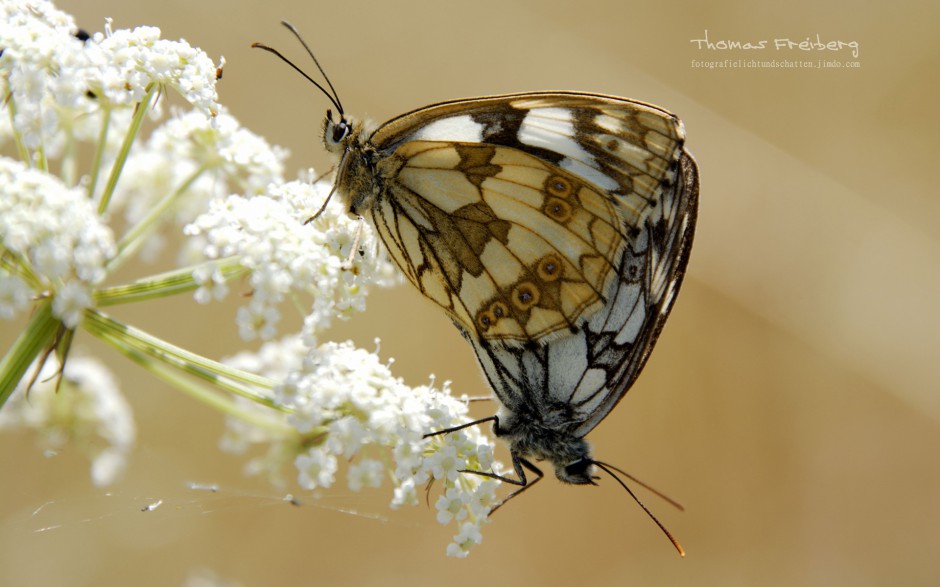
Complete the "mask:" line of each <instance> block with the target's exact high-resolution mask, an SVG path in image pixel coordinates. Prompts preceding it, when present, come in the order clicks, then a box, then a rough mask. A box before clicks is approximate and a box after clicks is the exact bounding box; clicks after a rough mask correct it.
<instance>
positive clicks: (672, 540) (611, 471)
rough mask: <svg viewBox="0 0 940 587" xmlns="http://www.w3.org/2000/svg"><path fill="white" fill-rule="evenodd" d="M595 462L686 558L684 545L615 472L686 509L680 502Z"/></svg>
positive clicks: (611, 467) (614, 469)
mask: <svg viewBox="0 0 940 587" xmlns="http://www.w3.org/2000/svg"><path fill="white" fill-rule="evenodd" d="M593 462H594V464H595V465H597V466H598V467H600V468H601V469H603V470H604V471H605V472H606V473H607V474H608V475H610V476H611V477H613V478H614V479H616V480H617V483H619V484H620V486H621V487H623V488H624V489H625V490H626V491H627V493H629V494H630V497H632V498H633V501H635V502H636V503H637V504H638V505H639V506H640V507H641V508H643V511H644V512H646V515H647V516H649V517H650V519H651V520H653V522H655V523H656V525H657V526H659V529H660V530H662V531H663V534H665V535H666V538H668V539H669V541H670V542H672V545H673V546H675V547H676V550H677V551H679V556H681V557H683V558H685V550H683V549H682V545H681V544H679V541H678V540H676V539H675V537H673V535H672V533H671V532H670V531H669V530H667V529H666V527H665V526H663V523H662V522H660V521H659V519H658V518H657V517H656V516H654V515H653V512H651V511H650V509H649V508H648V507H646V505H645V504H644V503H643V502H642V501H640V498H639V497H637V496H636V494H635V493H633V491H631V490H630V488H629V487H628V486H627V484H626V483H624V482H623V479H621V478H620V477H618V476H617V475H615V474H614V471H617V472H618V473H621V474H622V475H624V476H626V477H627V478H629V479H630V480H631V481H635V482H636V483H637V484H639V485H642V486H643V487H645V488H647V489H650V491H652V492H653V493H655V494H656V495H658V496H660V497H662V498H663V499H665V500H666V501H668V502H669V503H671V504H673V505H674V506H676V507H678V508H679V509H684V508H683V507H682V506H681V505H680V504H679V503H678V502H676V501H674V500H671V499H669V498H668V497H666V496H664V495H663V494H662V493H660V492H658V491H656V490H655V489H651V488H650V487H649V485H646V484H645V483H642V482H640V481H637V480H636V479H635V478H634V477H633V476H632V475H629V474H628V473H624V472H623V471H621V470H620V469H618V468H617V467H614V466H613V465H608V464H606V463H601V462H598V461H593ZM608 467H610V468H608Z"/></svg>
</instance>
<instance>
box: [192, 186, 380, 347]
mask: <svg viewBox="0 0 940 587" xmlns="http://www.w3.org/2000/svg"><path fill="white" fill-rule="evenodd" d="M329 190H330V186H329V183H328V182H325V181H321V182H319V183H316V184H310V183H308V182H306V181H292V182H288V183H286V184H283V185H272V186H271V187H270V190H269V192H268V194H267V195H264V196H254V197H251V198H244V197H239V196H229V197H227V198H220V199H216V200H213V201H212V202H211V203H210V206H209V211H208V212H206V213H205V214H202V215H201V216H199V217H198V218H197V219H196V220H195V221H194V222H193V223H192V224H190V225H189V226H187V227H186V229H185V231H186V234H189V235H191V236H199V237H202V238H204V239H205V240H204V243H205V245H204V254H205V256H206V257H207V258H209V259H221V258H225V257H230V256H238V257H239V258H240V260H241V263H242V264H243V265H245V266H246V267H248V268H249V269H251V277H250V280H249V283H250V286H251V299H250V300H249V302H248V303H247V304H246V305H245V306H242V307H241V308H240V309H239V311H238V325H239V332H240V334H241V336H242V338H243V339H245V340H253V339H255V338H260V339H262V340H271V339H272V338H274V336H275V335H276V333H277V326H276V325H277V322H278V320H279V319H280V317H281V313H280V310H279V309H278V305H279V304H280V303H281V301H283V300H284V298H285V297H286V296H288V295H291V294H294V293H300V292H305V293H307V294H309V295H311V296H313V309H312V310H311V312H310V314H309V315H308V316H307V318H306V320H305V323H304V334H305V342H306V343H307V344H308V345H311V346H314V345H315V343H316V339H317V333H318V332H319V331H321V330H322V329H324V328H326V327H327V326H329V324H330V322H331V320H332V319H333V318H334V317H337V316H338V317H347V316H349V315H350V314H351V313H352V312H354V311H361V310H362V309H364V308H365V295H366V289H367V286H368V285H369V284H371V283H377V284H380V285H383V284H389V283H392V282H394V281H395V279H396V278H395V277H394V275H395V273H394V269H393V268H392V266H391V265H390V263H389V262H388V261H386V260H384V257H382V256H380V255H379V254H378V252H377V251H376V250H375V247H373V250H372V251H370V252H369V253H367V254H364V255H358V254H357V255H355V260H354V261H353V262H351V263H350V262H348V259H349V257H350V253H351V248H352V246H353V244H354V243H355V241H356V240H357V237H356V235H357V233H359V234H361V236H360V238H359V242H360V243H368V242H374V241H373V239H372V236H371V230H370V228H369V227H368V226H367V225H366V224H364V223H362V222H361V221H357V220H353V219H351V218H349V217H347V216H346V215H345V214H342V213H338V212H337V210H336V207H327V209H326V210H325V211H324V212H323V214H321V215H320V216H319V217H318V218H317V219H316V220H314V221H313V222H310V223H306V222H305V221H306V220H307V219H308V218H310V217H311V216H312V215H313V214H314V211H315V210H316V209H317V207H318V206H319V205H320V204H322V203H323V201H324V200H325V199H326V197H327V194H328V193H329ZM199 278H202V279H205V280H206V281H205V284H206V286H207V287H212V286H214V285H215V283H214V282H213V281H211V280H207V279H206V276H204V275H200V276H197V279H199ZM200 297H201V298H202V299H207V298H208V297H210V296H209V295H207V294H206V293H205V292H197V299H200Z"/></svg>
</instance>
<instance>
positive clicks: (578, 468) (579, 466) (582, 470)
mask: <svg viewBox="0 0 940 587" xmlns="http://www.w3.org/2000/svg"><path fill="white" fill-rule="evenodd" d="M593 463H594V461H592V460H590V459H585V458H581V459H578V460H576V461H575V462H573V463H568V464H567V465H565V473H566V474H567V475H568V476H569V477H573V478H582V477H583V478H585V479H590V476H589V475H588V471H589V470H590V468H591V465H592V464H593Z"/></svg>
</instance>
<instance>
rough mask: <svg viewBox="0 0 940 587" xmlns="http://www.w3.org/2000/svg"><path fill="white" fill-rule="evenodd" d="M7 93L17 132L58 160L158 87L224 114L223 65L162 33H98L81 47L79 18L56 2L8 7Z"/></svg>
mask: <svg viewBox="0 0 940 587" xmlns="http://www.w3.org/2000/svg"><path fill="white" fill-rule="evenodd" d="M0 18H2V21H3V22H4V26H2V27H0V47H2V48H3V55H2V56H0V93H2V95H3V96H5V97H7V98H5V100H6V101H7V102H8V103H9V106H8V107H9V108H11V113H12V114H13V117H12V118H13V124H12V127H8V126H3V127H0V128H3V129H4V130H3V131H2V134H0V136H2V135H8V134H9V133H10V132H11V131H15V132H16V133H17V134H18V135H19V136H20V137H22V140H23V144H24V145H25V146H26V147H27V148H30V149H37V148H41V149H42V150H43V151H44V152H45V155H46V156H55V155H56V154H58V153H59V152H61V150H62V148H63V146H64V144H65V140H64V139H65V136H66V133H63V132H62V131H63V130H66V129H68V131H69V133H68V134H71V135H73V136H79V137H82V138H92V137H95V136H96V133H97V132H98V130H99V129H100V124H101V118H100V116H99V115H100V114H101V113H102V112H103V111H106V110H107V111H110V110H111V109H114V108H116V107H117V108H125V109H129V108H131V107H132V106H133V105H134V104H136V103H137V102H139V101H140V100H141V99H143V97H144V96H145V95H146V92H147V89H148V87H149V85H150V84H151V83H154V84H157V85H158V86H159V87H161V88H169V89H174V90H176V91H177V92H179V93H180V94H181V95H182V96H183V97H184V98H185V99H186V100H187V101H188V102H189V103H190V104H192V105H193V106H194V107H196V108H198V109H199V110H200V111H201V112H202V113H203V114H204V115H207V116H215V115H216V114H217V113H218V112H219V105H218V97H217V94H216V89H215V82H216V65H215V64H214V63H213V62H212V60H211V59H210V58H209V57H208V56H207V55H206V54H205V53H204V52H202V51H200V50H198V49H195V48H193V47H191V46H190V45H189V44H188V43H186V42H185V41H168V40H164V39H160V30H159V29H157V28H154V27H139V28H136V29H134V30H118V31H115V32H111V30H110V26H108V27H106V31H105V33H95V34H94V35H93V36H91V37H90V38H88V39H86V40H84V41H83V40H81V39H79V38H78V37H77V35H76V33H77V31H78V28H77V27H76V26H75V23H74V22H73V20H72V18H71V16H69V15H67V14H65V13H62V12H60V11H58V10H56V9H55V8H54V7H53V6H52V3H51V2H47V1H44V0H30V1H28V2H2V3H0Z"/></svg>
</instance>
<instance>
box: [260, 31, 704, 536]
mask: <svg viewBox="0 0 940 587" xmlns="http://www.w3.org/2000/svg"><path fill="white" fill-rule="evenodd" d="M284 24H285V26H287V27H288V28H290V29H291V31H292V32H294V34H295V35H297V33H296V30H294V29H293V27H291V26H290V25H288V24H287V23H284ZM297 36H298V38H300V37H299V35H297ZM301 43H303V40H302V39H301ZM255 46H257V47H259V48H262V49H265V50H268V51H271V52H272V53H275V54H276V55H278V56H279V57H281V58H282V59H284V61H286V62H287V63H289V64H290V65H291V66H293V64H292V63H290V62H289V61H288V60H287V59H285V58H284V57H282V56H281V55H280V53H278V52H277V51H275V50H273V49H271V48H270V47H267V46H264V45H261V44H257V43H256V44H255ZM304 47H305V48H307V46H306V44H305V43H304ZM307 51H308V53H310V55H311V57H313V54H312V52H310V50H309V48H307ZM313 59H314V62H316V58H315V57H313ZM293 67H295V69H297V68H296V66H293ZM317 67H318V68H319V67H320V66H319V63H317ZM298 71H300V70H299V69H298ZM320 71H321V73H322V72H323V70H322V68H320ZM301 73H302V74H303V72H302V71H301ZM303 75H304V76H305V77H307V79H308V80H310V81H311V82H312V83H314V84H315V85H316V86H317V87H318V88H320V90H321V91H323V93H324V94H326V95H327V97H328V98H329V99H330V101H331V102H332V103H333V105H334V106H335V107H336V109H337V111H338V114H339V118H338V119H337V120H334V118H333V116H332V113H331V112H330V111H328V112H327V116H326V119H325V121H324V129H323V142H324V145H325V146H326V148H327V150H328V151H330V152H331V153H333V154H335V155H336V156H338V158H339V164H338V168H337V172H336V180H335V185H334V191H335V192H336V193H337V194H338V195H339V196H340V198H341V199H342V200H343V202H344V204H345V205H346V206H347V209H348V211H349V212H350V214H354V215H357V216H361V217H363V218H365V219H367V220H368V221H369V222H371V223H372V225H373V226H374V227H375V229H376V232H377V233H378V235H379V237H380V238H381V240H382V242H383V243H384V244H385V246H386V248H387V250H388V253H389V255H390V257H391V258H392V260H393V261H394V262H395V264H396V265H397V266H398V268H399V269H401V271H402V272H403V273H404V274H405V276H406V277H407V278H408V280H409V281H410V282H411V283H412V284H413V285H414V286H415V287H416V288H418V290H419V291H420V292H421V293H422V294H423V295H424V296H426V297H427V298H429V299H431V300H432V301H434V302H435V303H436V304H437V305H439V306H440V307H441V308H442V309H443V310H444V312H445V313H446V314H447V315H448V316H449V317H450V318H451V320H452V321H453V322H454V324H455V325H456V326H457V328H458V329H459V330H460V332H461V333H462V335H463V336H464V338H466V339H467V341H468V342H469V343H470V344H471V345H472V347H473V349H474V350H475V352H476V355H477V358H478V360H479V362H480V364H481V366H482V367H483V370H484V372H485V373H486V376H487V378H488V379H489V383H490V385H491V386H492V388H493V390H494V392H495V393H496V396H497V398H498V399H499V401H500V404H501V407H500V409H499V411H498V413H497V414H496V415H494V416H490V417H488V418H485V419H483V420H479V421H476V422H470V423H468V424H466V425H464V426H461V427H459V428H463V427H465V426H471V425H475V424H479V423H481V422H484V421H490V420H491V421H493V424H494V426H493V429H494V432H495V434H496V435H497V436H499V437H501V438H503V439H504V440H506V441H507V443H508V445H509V449H510V454H511V456H512V462H513V468H514V470H515V473H516V475H517V479H511V478H506V477H503V476H499V475H496V474H493V473H487V472H480V471H468V472H473V473H477V474H481V475H486V476H490V477H494V478H498V479H500V480H502V481H506V482H509V483H513V484H516V485H519V486H520V489H518V490H517V491H515V492H514V493H512V494H510V495H509V497H507V498H506V500H508V499H510V498H512V497H513V496H514V495H517V494H518V493H519V492H520V491H522V490H524V489H526V488H527V487H529V486H530V485H531V483H532V482H529V481H528V480H527V478H526V470H528V471H531V472H533V473H535V475H537V478H536V480H538V479H540V478H541V477H542V472H541V471H540V470H539V469H538V468H537V467H536V466H535V465H534V464H533V463H532V461H533V460H535V461H538V460H547V461H549V462H550V463H551V464H552V465H553V466H554V468H555V474H556V476H557V477H558V478H559V479H560V480H561V481H564V482H566V483H574V484H594V479H595V476H594V475H593V470H594V467H600V468H601V469H603V470H605V471H606V472H608V473H609V474H611V476H613V477H614V478H617V477H616V476H615V475H614V474H613V473H612V472H611V469H613V470H616V471H618V472H620V473H622V474H625V475H626V473H623V471H620V470H619V469H617V468H615V467H612V466H611V465H607V464H605V463H601V462H599V461H596V460H594V459H593V458H592V457H591V456H590V449H589V445H588V443H587V442H586V441H585V440H584V437H585V436H586V435H587V434H588V433H589V432H590V431H591V430H592V429H593V428H594V427H595V426H596V425H597V424H598V423H600V421H601V420H603V419H604V417H605V416H606V415H607V414H608V413H609V412H610V410H611V409H613V407H614V406H615V405H616V404H617V402H618V401H619V400H620V399H621V398H622V397H623V396H624V394H626V392H627V390H629V389H630V387H631V385H632V384H633V382H634V381H635V380H636V378H637V376H638V375H639V373H640V370H641V369H642V368H643V365H644V364H645V363H646V360H647V358H648V357H649V355H650V352H651V351H652V349H653V345H654V344H655V342H656V339H657V337H658V335H659V332H660V330H661V329H662V327H663V324H664V323H665V320H666V317H667V316H668V314H669V311H670V309H671V307H672V304H673V301H674V300H675V296H676V294H677V292H678V289H679V286H680V284H681V282H682V277H683V275H684V273H685V268H686V264H687V262H688V257H689V251H690V248H691V246H692V237H693V233H694V229H695V219H696V211H697V204H698V171H697V167H696V164H695V161H694V160H693V158H692V156H691V155H690V154H689V153H688V151H686V150H685V149H684V148H683V145H684V141H685V133H684V129H683V125H682V123H681V122H680V120H679V119H678V118H677V117H676V116H675V115H673V114H671V113H669V112H667V111H666V110H664V109H662V108H659V107H657V106H653V105H650V104H645V103H642V102H637V101H634V100H628V99H625V98H618V97H614V96H606V95H601V94H591V93H582V92H563V91H558V92H529V93H521V94H509V95H501V96H486V97H480V98H471V99H464V100H455V101H451V102H442V103H439V104H434V105H431V106H426V107H424V108H419V109H417V110H414V111H412V112H409V113H407V114H403V115H401V116H398V117H396V118H393V119H392V120H390V121H388V122H386V123H385V124H383V125H381V126H379V127H378V128H375V129H371V128H368V127H366V125H365V124H363V123H362V122H360V121H356V120H354V119H352V118H350V117H348V116H347V115H346V114H345V113H344V111H343V108H342V105H341V103H340V100H339V97H338V96H337V94H336V92H335V90H334V89H333V86H332V84H330V82H329V80H328V79H327V84H328V86H329V88H330V90H331V91H327V90H325V89H324V88H323V87H322V86H321V85H320V84H318V83H316V82H315V81H313V80H312V79H310V78H309V77H308V76H307V75H306V74H303ZM325 77H326V76H325V75H324V78H325ZM324 205H325V204H324ZM459 428H455V429H451V430H445V431H439V432H436V433H434V434H440V433H446V432H451V431H453V430H457V429H459ZM628 477H629V475H628ZM630 478H631V479H633V478H632V477H630ZM617 480H618V482H620V483H621V485H623V486H624V488H625V489H627V491H628V492H630V495H631V496H633V497H634V499H636V496H635V495H634V494H633V492H632V491H630V489H629V488H628V487H627V486H626V485H625V484H624V483H623V481H621V480H620V479H619V478H617ZM633 480H634V481H636V480H635V479H633ZM506 500H504V501H503V502H501V503H500V504H499V505H501V504H502V503H505V501H506ZM637 501H638V503H640V505H641V506H642V507H643V509H644V510H645V511H646V512H647V513H648V514H649V515H650V516H651V517H652V518H653V520H654V521H656V523H657V524H658V525H659V526H660V528H662V529H663V531H664V532H665V533H666V535H667V536H668V537H669V538H670V540H672V541H673V543H674V544H675V545H676V548H677V549H679V552H680V553H682V549H681V547H679V545H678V543H677V542H676V541H675V540H674V539H673V538H672V536H671V535H670V534H669V532H668V531H666V529H665V528H663V526H662V524H660V523H659V521H658V520H656V518H655V517H653V516H652V514H651V513H650V512H649V510H648V509H647V508H646V506H644V505H643V504H642V503H641V502H639V500H637ZM497 507H499V506H498V505H497ZM494 509H495V508H494Z"/></svg>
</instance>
